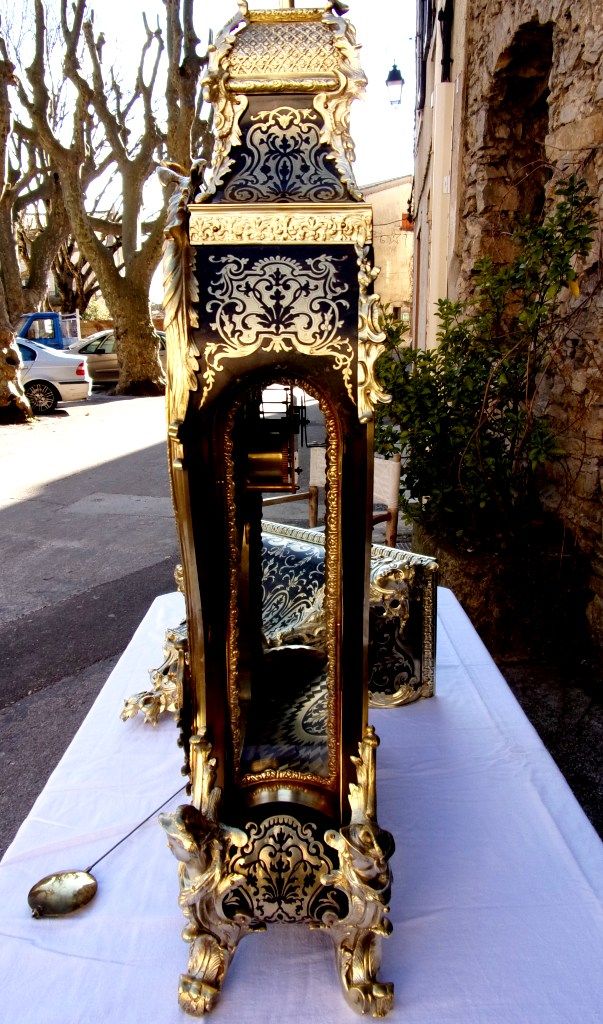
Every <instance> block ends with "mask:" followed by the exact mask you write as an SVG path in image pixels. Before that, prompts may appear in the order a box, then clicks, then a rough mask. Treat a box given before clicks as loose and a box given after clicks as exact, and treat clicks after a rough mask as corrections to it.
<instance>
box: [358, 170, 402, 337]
mask: <svg viewBox="0 0 603 1024" xmlns="http://www.w3.org/2000/svg"><path fill="white" fill-rule="evenodd" d="M411 191H412V175H408V176H406V177H403V178H392V179H391V180H390V181H380V182H377V183H376V184H374V185H364V186H363V187H362V193H363V195H364V197H365V199H366V201H367V203H369V205H370V206H371V207H372V210H373V246H374V250H375V266H377V267H379V268H380V274H379V277H378V278H377V283H376V288H377V291H378V293H379V296H380V298H381V302H382V304H383V305H384V306H387V307H388V308H389V311H390V312H391V313H392V314H393V315H394V316H395V317H396V318H397V319H401V320H404V321H406V322H407V323H408V322H409V320H410V309H411V302H412V253H413V232H412V222H411V220H410V218H409V216H408V204H409V200H410V197H411Z"/></svg>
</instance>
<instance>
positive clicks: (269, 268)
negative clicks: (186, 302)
mask: <svg viewBox="0 0 603 1024" xmlns="http://www.w3.org/2000/svg"><path fill="white" fill-rule="evenodd" d="M197 278H198V280H199V282H200V283H201V295H200V304H199V316H198V318H199V338H200V342H201V345H200V349H201V352H202V368H203V374H202V379H203V391H202V395H201V401H202V403H203V402H204V401H205V400H206V399H207V397H208V395H209V394H210V392H211V391H212V388H213V386H214V383H215V381H216V377H217V375H218V374H219V373H220V371H221V370H222V369H224V367H225V365H227V364H228V362H229V361H232V360H249V359H250V358H251V357H255V365H256V366H257V367H261V365H262V363H264V364H266V365H268V363H269V362H270V361H273V360H274V357H275V356H278V355H294V356H296V357H311V359H312V360H313V359H321V360H322V364H321V365H320V367H319V366H318V365H317V366H316V372H317V373H322V374H324V373H326V374H327V375H330V376H332V377H334V379H339V383H340V385H343V387H344V389H345V392H346V394H347V395H348V397H349V398H350V400H351V401H354V389H353V380H354V372H355V360H356V348H355V339H356V337H357V330H358V264H357V257H356V253H355V250H354V249H353V248H352V247H351V246H337V247H332V248H330V249H329V250H328V251H327V252H321V251H320V250H319V249H317V248H316V247H315V246H311V247H310V246H308V247H304V246H286V247H281V246H275V247H270V248H268V247H261V248H259V247H257V246H237V247H236V248H235V249H234V250H229V249H226V248H225V247H222V246H215V247H214V246H209V245H208V246H203V247H200V248H199V249H198V252H197ZM230 369H231V372H234V371H235V369H236V368H235V367H232V365H231V367H230Z"/></svg>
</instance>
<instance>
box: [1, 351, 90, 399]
mask: <svg viewBox="0 0 603 1024" xmlns="http://www.w3.org/2000/svg"><path fill="white" fill-rule="evenodd" d="M17 348H18V349H19V352H20V353H21V360H22V363H23V366H22V368H21V380H22V382H23V388H24V391H25V394H26V395H27V397H28V398H29V403H30V405H31V407H32V409H33V411H34V412H36V413H45V412H52V410H53V409H55V408H56V405H57V402H80V401H82V399H84V398H88V396H89V394H90V391H91V389H92V381H91V380H90V377H89V375H88V371H87V368H86V360H85V359H84V358H83V357H82V356H80V355H75V354H74V353H71V352H57V351H55V349H52V348H47V347H46V345H38V344H37V343H36V342H35V341H27V342H25V341H21V340H20V339H19V338H18V339H17Z"/></svg>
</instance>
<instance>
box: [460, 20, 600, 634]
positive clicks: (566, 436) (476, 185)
mask: <svg viewBox="0 0 603 1024" xmlns="http://www.w3.org/2000/svg"><path fill="white" fill-rule="evenodd" d="M466 29H467V53H468V55H469V58H468V61H467V66H466V69H465V72H466V73H465V102H464V113H465V116H464V118H463V135H464V138H462V140H461V152H462V173H461V175H460V176H459V179H460V181H461V182H463V185H462V188H461V191H460V194H459V196H458V199H457V211H458V222H457V226H456V249H455V257H456V259H455V263H454V265H455V266H456V267H457V268H458V279H457V280H456V281H454V282H451V290H452V291H453V292H458V293H459V294H461V295H462V294H463V293H464V292H465V291H466V289H467V287H468V284H469V281H470V273H471V267H472V266H473V264H474V262H475V259H476V258H477V257H478V256H479V255H482V254H483V253H485V252H490V253H497V254H499V255H500V256H502V257H503V258H504V257H505V255H506V253H507V250H508V251H509V253H510V246H511V242H510V232H511V231H512V229H513V226H514V223H516V219H517V217H518V216H520V215H521V214H530V213H537V212H539V208H540V209H542V205H543V204H544V205H545V206H546V203H547V201H548V198H547V197H548V192H549V189H550V182H551V181H554V180H555V178H556V177H559V176H562V175H566V174H568V173H570V172H571V171H577V172H579V173H580V174H581V175H582V176H584V177H585V178H586V180H587V182H588V184H589V187H590V190H591V192H592V193H593V194H594V195H595V196H597V197H598V201H599V224H600V223H601V220H602V219H603V217H602V214H603V46H602V44H601V40H602V39H603V5H602V4H601V3H600V0H573V2H568V0H563V2H561V0H517V2H514V3H508V2H507V0H468V4H467V25H466ZM600 254H601V237H600V234H599V237H598V239H597V242H596V244H595V245H594V246H593V249H592V252H591V255H590V258H589V259H588V260H587V261H586V264H585V266H583V267H580V268H578V269H579V273H580V291H581V294H580V296H579V297H577V298H575V299H571V298H570V297H569V296H568V298H567V302H568V304H571V305H572V306H573V308H574V309H578V308H580V309H581V312H580V315H579V322H578V324H575V325H574V329H573V332H572V335H573V337H572V340H571V341H568V343H567V345H566V347H565V351H564V352H563V354H562V358H561V359H560V361H559V363H558V364H557V366H556V367H555V370H554V372H553V373H552V375H551V379H550V381H549V382H548V385H547V389H546V393H545V395H544V401H545V402H546V404H547V408H548V412H549V413H550V415H551V416H552V417H553V419H554V422H555V425H556V428H557V430H558V433H559V436H560V438H561V444H562V447H563V449H564V451H565V454H566V459H565V460H564V462H563V464H559V466H558V467H557V468H556V469H555V470H554V472H552V473H551V477H550V482H549V485H548V486H547V487H546V488H545V491H544V497H545V502H546V504H547V505H548V507H549V508H551V509H553V510H555V511H556V512H557V513H558V515H559V516H560V517H561V519H562V520H563V522H564V523H565V524H566V525H567V527H568V528H569V529H570V530H571V531H572V533H573V535H574V536H575V537H576V539H577V541H578V543H579V544H580V547H581V548H582V550H583V551H585V552H586V553H587V554H588V555H589V557H590V558H591V559H592V569H593V572H592V579H591V586H592V590H593V594H594V596H593V600H592V602H591V604H590V606H589V615H590V621H591V625H592V627H593V631H594V632H595V634H598V636H599V638H600V639H603V545H602V543H601V540H602V538H601V510H602V467H603V440H602V429H601V428H602V418H601V417H602V413H601V410H602V405H601V397H602V391H603V383H602V382H603V373H602V371H603V293H602V289H601V261H600Z"/></svg>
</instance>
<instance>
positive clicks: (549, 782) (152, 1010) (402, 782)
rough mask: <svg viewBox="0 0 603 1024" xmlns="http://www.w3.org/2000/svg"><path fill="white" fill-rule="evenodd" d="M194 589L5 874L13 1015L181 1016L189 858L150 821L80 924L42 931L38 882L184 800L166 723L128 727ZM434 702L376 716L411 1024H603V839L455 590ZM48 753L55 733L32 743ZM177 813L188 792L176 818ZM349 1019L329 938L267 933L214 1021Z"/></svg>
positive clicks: (38, 811)
mask: <svg viewBox="0 0 603 1024" xmlns="http://www.w3.org/2000/svg"><path fill="white" fill-rule="evenodd" d="M181 610H182V604H181V598H180V595H176V594H174V595H169V596H167V597H162V598H159V599H158V600H156V601H155V602H154V604H153V605H152V607H151V609H150V611H149V612H148V614H147V616H146V617H145V619H144V621H143V622H142V624H141V626H140V627H139V629H138V630H137V632H136V633H135V635H134V638H133V640H132V642H131V643H130V645H129V647H128V648H127V650H126V652H125V653H124V655H123V657H122V658H121V660H120V662H119V664H118V665H117V667H116V668H115V670H114V672H113V673H112V675H111V676H110V678H109V680H108V682H107V684H106V686H105V687H104V689H103V691H102V693H101V694H100V696H99V697H98V699H97V701H96V703H95V704H94V707H93V708H92V710H91V711H90V714H89V715H88V717H87V719H86V720H85V722H84V723H83V725H82V727H81V729H80V730H79V732H78V733H77V735H76V737H75V739H74V740H73V742H72V744H71V746H70V747H69V749H68V751H67V752H66V754H65V756H64V757H63V759H62V761H61V763H60V764H59V765H58V767H57V769H56V770H55V772H54V773H53V775H52V777H51V778H50V780H49V782H48V784H47V786H46V787H45V789H44V790H43V792H42V793H41V795H40V797H39V798H38V800H37V801H36V804H35V805H34V807H33V809H32V811H31V813H30V815H29V816H28V817H27V819H26V821H25V822H24V823H23V825H22V827H21V829H20V831H19V833H18V835H17V837H16V839H15V841H14V842H13V844H12V846H11V847H10V849H9V850H8V851H7V853H6V855H5V858H4V861H3V863H2V865H1V866H0V908H1V909H0V922H1V924H0V934H1V942H0V961H1V968H0V1020H1V1021H6V1022H9V1021H10V1022H11V1024H90V1022H95V1024H99V1022H100V1024H104V1022H107V1024H134V1022H136V1024H138V1022H140V1024H143V1022H144V1024H175V1022H179V1024H183V1022H184V1021H185V1020H186V1019H188V1018H186V1016H185V1015H184V1014H183V1013H182V1012H181V1011H180V1010H179V1008H178V1005H177V984H178V976H179V974H180V972H181V971H183V970H185V966H186V960H187V948H188V947H187V946H186V945H185V943H184V942H182V940H181V938H180V930H181V927H182V926H183V924H184V920H183V918H182V917H181V914H180V911H179V909H178V906H177V892H178V885H177V865H176V861H175V859H174V858H173V856H172V855H171V854H170V852H169V850H168V849H167V845H166V841H165V838H164V835H163V832H162V830H161V828H160V827H159V825H157V824H156V823H155V821H154V820H152V821H151V822H149V823H148V824H147V825H145V826H144V827H143V828H142V829H141V830H140V831H139V832H138V833H136V835H134V836H133V837H132V838H131V839H129V840H128V841H127V842H126V843H124V845H123V846H121V847H120V848H119V849H118V850H116V851H115V852H114V853H113V854H111V856H110V857H108V858H107V860H106V861H103V862H102V863H101V864H99V866H98V868H97V870H96V874H97V877H98V880H99V892H98V895H97V897H96V899H95V901H93V902H92V903H91V904H90V905H89V906H88V907H87V908H85V909H83V910H82V911H80V912H79V913H78V914H76V915H74V916H72V917H68V918H63V919H57V920H41V921H36V920H33V919H32V918H31V916H30V913H29V909H28V906H27V901H26V897H27V892H28V889H29V887H30V886H31V885H32V883H33V882H35V881H36V880H37V879H38V878H40V877H41V876H42V875H44V874H47V873H48V872H50V871H53V870H58V869H60V868H72V867H81V868H83V867H86V866H87V865H88V864H89V863H91V862H92V861H93V860H95V858H96V857H98V856H99V855H100V854H101V853H102V852H103V850H104V849H106V848H107V847H108V846H110V845H111V843H112V842H114V841H115V840H116V839H117V838H119V836H120V835H123V834H124V833H125V832H127V831H128V829H130V828H131V827H132V826H133V825H134V824H135V823H136V822H137V821H138V820H140V819H141V818H143V817H144V816H145V814H147V813H149V811H151V810H152V809H153V808H154V807H155V806H156V805H157V804H158V803H159V802H160V801H161V799H162V798H163V797H165V796H168V795H169V794H170V793H171V792H173V791H174V790H176V789H177V787H178V784H179V781H180V780H181V776H180V766H181V760H182V755H181V751H180V749H179V748H178V747H177V746H176V727H175V724H174V722H173V721H172V720H171V719H166V720H165V721H163V722H161V724H160V725H159V726H158V728H157V729H155V730H152V729H150V728H149V727H148V726H144V725H143V724H142V722H141V721H139V720H131V721H129V722H127V723H122V722H121V721H120V720H119V718H118V713H119V710H120V706H121V702H122V699H123V698H125V697H126V696H128V695H129V694H131V693H133V692H135V691H137V690H141V689H145V688H146V685H147V679H148V677H147V670H148V669H149V668H150V667H153V666H155V665H157V664H159V662H160V661H161V648H162V641H163V635H164V630H165V628H166V626H168V625H174V624H176V623H177V622H178V621H179V617H180V615H181ZM438 629H439V633H438V658H437V686H438V696H437V697H436V698H435V699H433V700H428V701H422V702H420V703H418V704H415V705H413V706H411V707H407V708H399V709H394V710H390V711H381V712H374V713H373V715H372V718H373V721H374V723H375V725H376V728H377V732H378V733H379V735H380V736H381V747H380V749H379V751H378V770H379V776H378V777H379V820H380V822H381V824H382V825H383V826H384V827H385V828H388V829H390V830H391V831H392V832H393V833H394V835H395V839H396V847H397V848H396V853H395V856H394V858H393V869H394V879H395V880H394V888H393V897H392V914H391V917H392V921H393V924H394V932H393V935H392V937H391V938H390V939H387V940H385V941H384V943H383V952H384V956H383V970H382V975H381V976H382V978H383V979H384V980H392V981H394V982H395V986H396V997H395V998H396V1002H395V1008H394V1011H393V1013H392V1015H391V1017H390V1020H392V1021H396V1022H401V1024H402V1022H404V1024H596V1022H599V1021H602V1020H603V991H602V986H601V969H602V965H603V914H602V908H601V890H602V887H603V886H602V881H603V854H602V845H601V843H600V841H599V839H598V837H597V836H596V834H595V832H594V830H593V829H592V828H591V826H590V824H589V823H588V821H587V819H586V818H585V816H584V814H583V813H582V811H581V809H580V808H579V806H578V804H577V803H576V801H575V800H574V797H573V795H572V794H571V792H570V790H569V789H568V787H567V785H566V783H565V781H564V780H563V778H562V777H561V775H560V774H559V772H558V771H557V769H556V767H555V765H554V764H553V762H552V761H551V759H550V757H549V755H548V754H547V753H546V751H545V750H544V748H543V746H542V744H541V742H540V740H539V739H538V737H537V735H536V733H535V732H534V730H533V729H532V727H531V726H530V724H529V723H528V722H527V720H526V719H525V717H524V715H523V713H522V712H521V710H520V709H519V707H518V705H517V704H516V702H515V700H514V698H513V696H512V695H511V693H510V691H509V690H508V688H507V686H506V684H505V682H504V680H503V679H502V677H501V676H500V674H499V672H498V670H497V669H496V667H495V666H494V664H493V662H492V660H491V659H490V657H489V655H488V653H487V651H486V650H485V648H484V647H483V645H482V644H481V642H480V640H479V638H478V637H477V635H476V633H475V632H474V630H473V628H472V627H471V625H470V623H469V622H468V620H467V618H466V617H465V615H464V613H463V612H462V610H461V608H460V606H459V605H458V603H457V602H456V600H455V598H454V597H453V595H452V594H451V593H450V592H448V591H445V590H440V592H439V624H438ZM32 742H37V743H39V744H41V745H43V744H44V736H43V735H41V736H38V737H35V738H32ZM181 801H182V798H180V800H175V801H174V802H173V805H174V806H175V805H176V804H177V803H178V802H181ZM354 1019H355V1015H354V1014H353V1012H352V1011H351V1010H350V1009H349V1008H348V1007H347V1005H346V1004H345V1002H344V1001H343V998H342V996H341V995H340V991H339V986H338V982H337V978H336V973H335V968H334V963H333V957H332V951H331V947H330V942H329V940H328V938H327V937H326V936H325V935H323V934H321V933H317V932H310V931H309V930H307V929H306V928H303V927H293V926H286V925H281V926H272V927H271V928H269V930H268V931H267V932H266V933H264V934H257V935H252V936H249V937H248V938H246V939H244V940H243V942H242V943H241V945H240V946H239V949H238V952H237V954H236V956H235V959H234V961H233V964H232V967H231V969H230V972H229V975H228V977H227V981H226V985H225V989H224V992H223V995H222V998H221V1001H220V1003H219V1006H218V1008H217V1009H216V1011H214V1013H213V1020H214V1021H215V1022H216V1024H221V1022H227V1021H228V1022H233V1021H236V1022H237V1024H252V1022H253V1024H256V1022H258V1024H259V1022H262V1024H271V1022H275V1024H276V1022H278V1024H284V1022H286V1021H288V1020H291V1021H296V1022H297V1021H300V1020H306V1021H308V1022H311V1024H322V1022H324V1024H331V1022H342V1024H343V1022H346V1021H352V1020H354Z"/></svg>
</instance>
